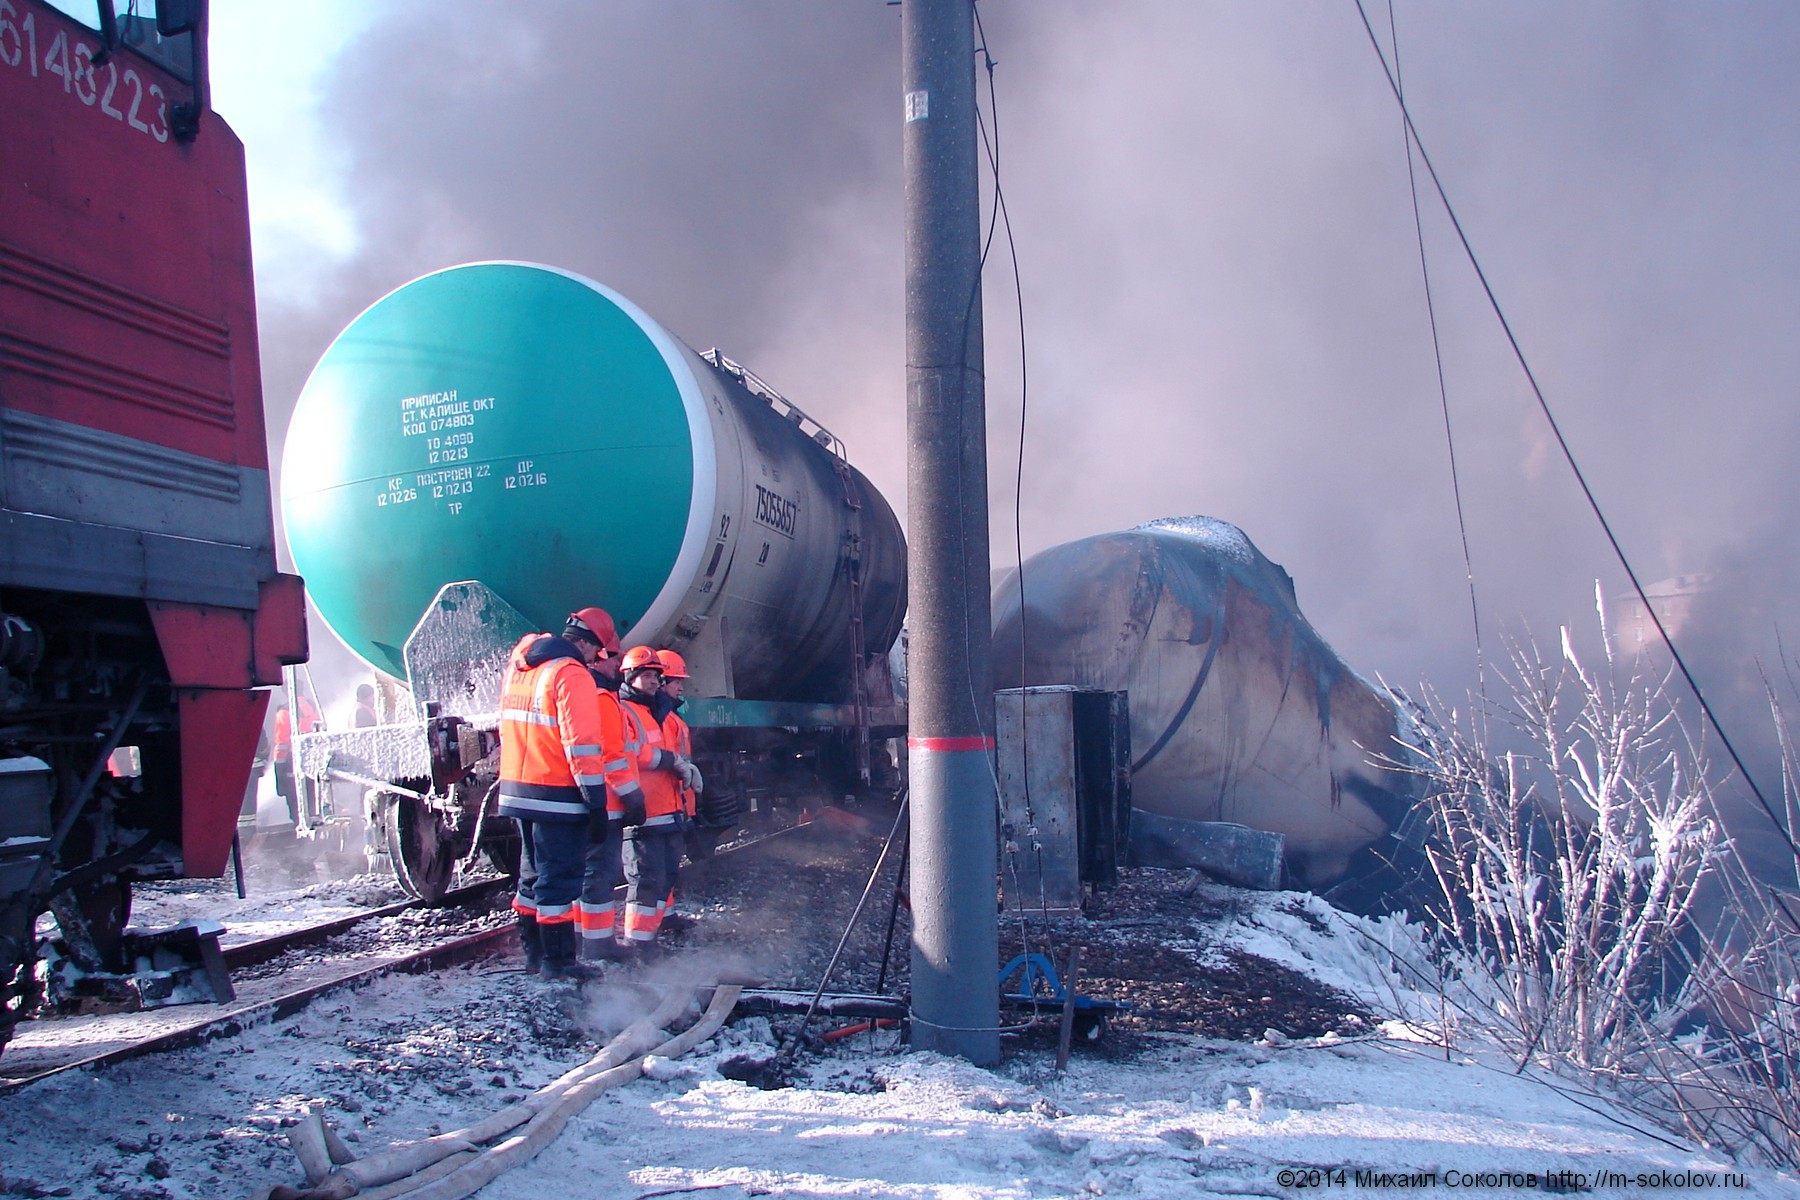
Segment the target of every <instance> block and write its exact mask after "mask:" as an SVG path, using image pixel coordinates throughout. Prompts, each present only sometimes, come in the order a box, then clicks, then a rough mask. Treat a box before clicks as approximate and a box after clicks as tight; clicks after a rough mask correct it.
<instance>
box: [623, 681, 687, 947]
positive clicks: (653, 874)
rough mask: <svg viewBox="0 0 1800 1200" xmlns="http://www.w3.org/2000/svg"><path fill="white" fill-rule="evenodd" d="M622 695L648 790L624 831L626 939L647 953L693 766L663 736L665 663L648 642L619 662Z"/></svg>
mask: <svg viewBox="0 0 1800 1200" xmlns="http://www.w3.org/2000/svg"><path fill="white" fill-rule="evenodd" d="M619 666H620V673H621V675H622V676H623V678H624V682H623V684H622V685H621V686H620V688H619V699H620V701H621V702H622V708H623V710H624V713H625V746H626V749H627V751H629V752H632V753H633V755H634V757H635V758H636V760H637V768H638V781H639V783H641V784H642V785H643V789H644V821H643V823H642V824H641V825H637V826H633V827H630V828H627V829H626V830H625V838H624V850H625V853H624V867H625V939H624V940H625V944H626V946H627V947H628V949H629V950H630V951H631V952H632V953H633V954H636V955H640V956H641V955H643V954H645V953H646V952H648V951H649V949H650V948H651V947H652V946H653V945H654V944H655V942H656V932H657V930H658V928H660V927H661V925H662V908H661V905H662V904H663V903H664V902H665V901H666V897H667V896H668V892H669V880H668V870H667V864H668V857H669V851H668V844H669V842H670V841H672V840H676V839H679V838H680V836H681V824H680V813H681V787H682V784H683V783H684V782H685V780H686V778H687V774H688V772H689V771H691V770H692V765H691V764H690V763H689V762H688V760H687V758H686V757H685V756H683V755H681V754H678V753H676V752H675V751H674V750H672V749H670V748H669V747H668V746H667V745H666V744H665V743H664V740H663V730H662V724H661V722H659V721H658V720H657V719H656V716H655V714H654V713H653V712H652V711H651V706H652V705H653V704H654V703H655V702H656V697H657V694H658V693H659V692H660V691H661V690H662V662H661V661H660V660H659V659H658V658H657V657H656V651H654V650H652V649H651V648H650V647H648V646H633V647H632V648H631V649H629V650H627V651H626V652H625V657H624V659H623V661H621V662H620V664H619Z"/></svg>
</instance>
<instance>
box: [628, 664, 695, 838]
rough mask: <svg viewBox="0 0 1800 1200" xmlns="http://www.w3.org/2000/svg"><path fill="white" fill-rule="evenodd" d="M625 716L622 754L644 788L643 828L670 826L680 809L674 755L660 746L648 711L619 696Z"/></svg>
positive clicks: (659, 729) (659, 728)
mask: <svg viewBox="0 0 1800 1200" xmlns="http://www.w3.org/2000/svg"><path fill="white" fill-rule="evenodd" d="M619 708H620V709H621V710H622V711H623V712H624V714H625V752H626V753H627V754H628V755H629V756H630V757H631V758H632V759H634V760H635V761H636V763H637V769H638V782H639V783H640V784H642V785H643V788H644V812H645V814H646V817H645V820H644V824H646V825H673V824H674V823H675V814H676V813H677V812H678V811H680V809H681V777H680V776H678V775H676V774H675V752H674V751H673V750H670V749H669V748H668V747H667V746H665V745H663V732H662V726H661V725H659V724H657V723H656V718H655V717H653V716H651V715H650V709H649V708H648V707H646V706H645V705H642V704H639V703H638V702H637V701H635V700H631V699H627V698H626V697H624V696H620V697H619Z"/></svg>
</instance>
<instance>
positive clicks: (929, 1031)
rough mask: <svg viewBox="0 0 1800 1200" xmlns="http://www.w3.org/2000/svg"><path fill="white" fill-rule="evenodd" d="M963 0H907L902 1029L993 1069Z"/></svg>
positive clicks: (984, 627)
mask: <svg viewBox="0 0 1800 1200" xmlns="http://www.w3.org/2000/svg"><path fill="white" fill-rule="evenodd" d="M974 25H975V10H974V4H973V0H905V3H904V5H903V6H902V8H901V55H902V59H903V61H904V66H903V77H904V84H905V118H906V125H905V146H906V149H905V161H906V418H907V420H906V480H907V500H906V507H907V590H908V593H909V603H908V606H907V611H908V614H909V615H908V618H907V619H908V625H909V628H910V630H911V641H910V644H909V651H908V657H909V662H908V668H907V684H908V686H907V696H908V700H907V703H908V710H909V718H908V719H909V725H908V731H907V732H908V737H907V739H906V745H907V766H908V773H909V775H910V778H911V786H912V800H911V804H912V888H911V896H912V909H913V952H912V1027H913V1044H914V1045H915V1046H917V1047H919V1048H920V1049H925V1050H937V1051H940V1052H942V1053H946V1054H955V1055H960V1056H961V1057H963V1058H966V1059H968V1060H969V1061H971V1062H973V1063H976V1064H979V1065H984V1066H985V1065H988V1064H991V1063H995V1062H998V1061H999V1059H1000V1034H999V1032H998V1030H997V1028H996V1026H998V1025H999V1020H1000V988H999V981H998V979H997V974H998V970H999V961H998V960H999V935H998V930H997V925H996V918H995V894H994V871H995V863H996V862H997V849H998V847H997V843H996V833H995V821H996V818H995V804H996V796H995V785H994V770H993V757H992V756H993V749H994V683H993V672H992V669H991V666H990V664H989V660H988V651H989V642H990V640H991V629H992V626H991V618H990V615H989V607H988V606H989V595H988V493H987V402H986V393H985V388H984V383H983V378H982V353H981V344H982V343H981V275H980V262H981V208H980V194H979V190H978V189H979V180H978V176H977V159H976V154H977V149H978V148H977V145H976V137H977V130H976V125H975V30H974Z"/></svg>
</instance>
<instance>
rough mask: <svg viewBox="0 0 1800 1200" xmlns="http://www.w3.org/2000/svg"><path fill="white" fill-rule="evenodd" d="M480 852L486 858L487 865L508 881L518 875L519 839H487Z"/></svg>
mask: <svg viewBox="0 0 1800 1200" xmlns="http://www.w3.org/2000/svg"><path fill="white" fill-rule="evenodd" d="M481 852H482V853H483V854H484V855H486V856H487V860H488V864H489V865H490V866H492V867H493V868H494V870H496V871H498V872H500V874H502V875H504V876H506V877H507V878H508V879H516V878H518V874H519V839H518V838H516V837H511V838H489V839H488V840H487V841H485V842H483V843H482V846H481Z"/></svg>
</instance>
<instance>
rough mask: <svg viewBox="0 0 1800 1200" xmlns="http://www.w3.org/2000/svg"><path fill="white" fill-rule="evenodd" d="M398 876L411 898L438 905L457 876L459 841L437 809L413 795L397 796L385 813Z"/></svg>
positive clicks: (384, 821)
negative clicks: (452, 879) (457, 848)
mask: <svg viewBox="0 0 1800 1200" xmlns="http://www.w3.org/2000/svg"><path fill="white" fill-rule="evenodd" d="M382 817H383V820H382V823H383V826H384V828H385V831H386V834H387V850H388V857H389V858H390V859H391V860H392V861H393V864H394V877H395V878H396V879H398V880H399V881H400V887H401V888H402V889H403V890H404V891H405V892H406V893H407V895H409V896H415V897H417V898H418V899H420V900H423V901H425V902H426V903H427V904H432V903H436V902H437V901H439V900H442V899H443V898H444V893H445V892H447V891H449V890H450V878H451V876H453V875H454V874H455V873H456V860H457V858H458V857H459V855H458V854H457V851H456V847H457V839H456V837H455V835H454V834H452V833H451V832H450V831H449V830H448V829H446V828H445V827H444V822H443V819H442V818H441V817H440V816H439V815H438V812H437V810H436V809H434V808H432V807H431V806H430V805H428V804H425V803H423V802H422V801H420V800H417V799H415V798H413V797H411V796H393V797H390V798H389V800H388V803H387V810H386V812H384V813H383V814H382Z"/></svg>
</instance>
